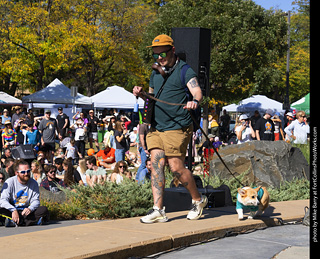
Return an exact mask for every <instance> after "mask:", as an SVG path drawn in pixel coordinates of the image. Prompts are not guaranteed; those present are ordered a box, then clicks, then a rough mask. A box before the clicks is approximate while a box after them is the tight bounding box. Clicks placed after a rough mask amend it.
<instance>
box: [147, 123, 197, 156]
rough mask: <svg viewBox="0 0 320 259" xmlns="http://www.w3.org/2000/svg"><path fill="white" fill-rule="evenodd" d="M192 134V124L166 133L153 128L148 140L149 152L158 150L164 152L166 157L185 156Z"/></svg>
mask: <svg viewBox="0 0 320 259" xmlns="http://www.w3.org/2000/svg"><path fill="white" fill-rule="evenodd" d="M192 133H193V126H192V124H190V126H188V127H184V128H182V129H177V130H168V131H164V132H160V131H158V130H156V129H154V128H151V129H150V131H149V133H148V135H147V138H146V139H147V146H148V150H151V149H154V148H158V149H162V150H164V152H165V155H166V156H185V155H186V151H187V147H188V144H189V142H190V139H191V136H192Z"/></svg>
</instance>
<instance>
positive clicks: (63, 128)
mask: <svg viewBox="0 0 320 259" xmlns="http://www.w3.org/2000/svg"><path fill="white" fill-rule="evenodd" d="M58 112H59V114H58V115H57V117H56V120H57V126H58V129H59V132H60V140H62V139H63V138H65V136H66V133H67V130H68V126H69V116H68V115H67V114H65V113H63V108H62V107H59V108H58Z"/></svg>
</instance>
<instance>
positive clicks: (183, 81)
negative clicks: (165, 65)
mask: <svg viewBox="0 0 320 259" xmlns="http://www.w3.org/2000/svg"><path fill="white" fill-rule="evenodd" d="M189 68H190V66H189V65H188V64H184V65H183V66H182V68H181V73H180V81H181V85H182V86H184V90H185V91H186V95H187V98H188V101H190V100H191V99H190V97H192V96H191V93H190V91H189V89H188V87H187V84H186V73H187V70H188V69H189Z"/></svg>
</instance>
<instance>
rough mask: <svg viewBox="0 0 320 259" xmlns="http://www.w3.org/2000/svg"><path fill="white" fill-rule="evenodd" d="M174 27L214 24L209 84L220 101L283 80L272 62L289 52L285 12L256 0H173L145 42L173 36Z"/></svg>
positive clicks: (165, 6)
mask: <svg viewBox="0 0 320 259" xmlns="http://www.w3.org/2000/svg"><path fill="white" fill-rule="evenodd" d="M172 27H203V28H209V29H211V44H212V50H211V68H210V76H211V78H210V85H211V86H212V88H213V89H212V90H211V97H214V98H215V99H216V100H220V101H224V102H234V101H239V100H241V99H243V98H245V97H248V96H249V95H251V94H253V93H257V92H260V91H266V90H268V89H272V88H273V87H274V86H275V85H277V83H278V82H279V79H280V77H281V75H280V72H279V71H278V70H277V68H276V66H275V65H274V64H275V62H276V61H277V60H278V59H279V57H282V56H283V55H284V53H285V50H286V37H285V36H286V28H287V27H286V21H285V18H284V17H283V16H282V15H281V14H279V13H277V12H274V11H272V10H265V9H263V8H262V7H260V6H258V5H256V4H255V3H254V2H253V1H244V0H235V1H228V0H210V1H205V0H200V1H191V0H175V1H170V2H169V3H167V4H165V5H164V6H162V7H160V8H159V14H158V17H157V19H156V20H155V21H154V22H153V23H152V24H151V25H150V26H149V27H148V28H147V32H146V34H145V37H144V43H145V45H147V44H148V45H150V42H151V41H152V39H153V38H154V37H155V36H156V35H157V34H160V33H166V34H169V35H170V34H171V28H172ZM143 53H144V55H145V57H147V51H146V50H143ZM146 61H148V62H151V60H150V59H147V58H146Z"/></svg>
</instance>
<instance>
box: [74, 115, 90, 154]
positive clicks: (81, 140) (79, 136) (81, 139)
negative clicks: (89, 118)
mask: <svg viewBox="0 0 320 259" xmlns="http://www.w3.org/2000/svg"><path fill="white" fill-rule="evenodd" d="M70 128H71V129H74V130H75V137H74V140H75V145H76V146H77V148H78V150H79V152H80V154H81V156H82V157H84V156H85V151H86V150H85V145H86V143H85V138H86V132H87V127H86V126H85V124H84V122H83V120H82V119H81V118H78V119H77V121H76V123H75V124H72V125H71V126H70Z"/></svg>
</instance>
